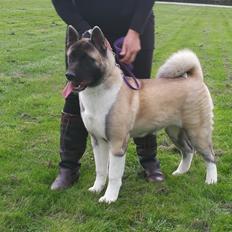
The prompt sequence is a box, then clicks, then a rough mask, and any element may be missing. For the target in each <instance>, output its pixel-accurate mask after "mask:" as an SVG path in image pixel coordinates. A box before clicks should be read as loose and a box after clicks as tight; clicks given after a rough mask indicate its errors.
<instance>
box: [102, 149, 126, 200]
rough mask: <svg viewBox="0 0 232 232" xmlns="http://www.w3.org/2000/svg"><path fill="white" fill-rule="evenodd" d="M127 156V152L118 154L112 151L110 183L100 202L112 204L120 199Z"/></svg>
mask: <svg viewBox="0 0 232 232" xmlns="http://www.w3.org/2000/svg"><path fill="white" fill-rule="evenodd" d="M125 157H126V155H125V154H123V155H122V156H118V155H114V154H112V153H111V152H110V162H109V183H108V187H107V189H106V192H105V195H104V196H103V197H101V198H100V199H99V202H106V203H108V204H110V203H111V202H114V201H116V200H117V199H118V194H119V190H120V187H121V185H122V176H123V172H124V169H125Z"/></svg>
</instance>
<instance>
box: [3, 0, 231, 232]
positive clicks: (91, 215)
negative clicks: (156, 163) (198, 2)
mask: <svg viewBox="0 0 232 232" xmlns="http://www.w3.org/2000/svg"><path fill="white" fill-rule="evenodd" d="M0 11H1V20H0V28H1V30H0V48H1V54H0V106H1V107H0V128H1V132H0V164H1V168H0V231H3V232H5V231H20V232H21V231H64V232H67V231H110V232H111V231H178V232H181V231H183V232H185V231H232V174H231V173H232V156H231V147H232V140H231V134H232V119H231V116H232V103H231V97H232V83H231V82H232V66H231V63H232V43H231V38H232V20H231V18H232V11H231V9H221V8H220V9H219V8H218V9H217V8H199V7H185V6H173V5H172V6H171V5H170V6H169V5H157V6H156V7H155V12H156V51H155V56H154V65H153V74H154V76H155V72H156V70H157V68H158V67H159V65H161V64H162V63H163V62H164V60H165V59H166V58H167V57H168V56H169V55H170V54H171V53H172V52H174V51H176V50H178V49H180V48H185V47H188V48H190V49H193V50H194V51H195V52H196V53H197V54H198V56H199V57H200V60H201V62H202V65H203V70H204V73H205V81H206V83H207V84H208V86H209V89H210V91H211V94H212V97H213V100H214V104H215V111H214V112H215V129H214V135H213V141H214V148H215V151H216V154H217V160H218V173H219V182H218V184H217V185H214V186H207V185H205V184H204V178H205V167H204V162H203V161H202V159H201V157H199V156H197V157H195V159H194V161H193V164H192V167H191V170H190V172H189V173H188V174H186V175H184V176H181V177H173V176H172V175H171V172H172V171H173V170H174V169H175V168H176V167H177V165H178V163H179V160H180V157H179V155H178V153H177V152H176V151H175V150H174V149H172V148H171V146H170V141H169V140H168V139H167V138H166V136H165V135H164V133H160V134H159V138H158V142H159V148H158V153H159V154H158V157H159V159H160V161H161V166H162V170H163V171H164V173H165V175H166V181H165V183H163V184H161V185H153V184H150V183H147V182H145V181H144V180H143V178H141V177H140V176H139V175H138V171H139V170H140V167H139V164H138V159H137V156H136V153H135V148H134V145H133V144H132V143H131V144H130V146H129V150H128V156H127V165H126V171H125V175H124V181H123V182H124V183H123V187H122V189H121V192H120V197H119V199H118V201H117V202H116V203H114V204H112V205H109V206H108V205H105V204H99V203H98V198H99V196H96V195H93V194H91V193H89V192H88V191H87V189H88V187H90V186H91V184H92V183H93V181H94V161H93V155H92V150H91V147H90V145H88V149H87V151H86V154H85V156H84V158H83V160H82V169H81V171H82V174H81V178H80V180H79V182H78V184H76V185H75V186H74V187H73V188H71V189H69V190H67V191H60V192H52V191H50V190H49V186H50V184H51V182H52V181H53V179H54V178H55V176H56V174H57V163H58V161H59V155H58V150H59V120H60V112H61V110H62V107H63V98H62V96H61V94H60V93H61V90H62V88H63V86H64V83H65V80H64V54H63V47H64V34H65V25H64V23H63V22H62V21H61V20H60V19H59V18H58V16H57V15H56V13H55V11H54V9H53V8H52V6H51V3H50V1H45V0H39V1H33V0H21V1H17V0H12V1H8V0H1V10H0Z"/></svg>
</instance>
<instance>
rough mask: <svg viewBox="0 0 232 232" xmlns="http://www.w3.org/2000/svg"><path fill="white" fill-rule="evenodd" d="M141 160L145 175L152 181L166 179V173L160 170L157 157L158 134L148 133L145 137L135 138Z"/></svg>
mask: <svg viewBox="0 0 232 232" xmlns="http://www.w3.org/2000/svg"><path fill="white" fill-rule="evenodd" d="M134 142H135V144H136V151H137V154H138V156H139V161H140V164H141V165H142V167H143V168H144V173H145V177H146V178H147V180H148V181H151V182H160V181H163V180H164V175H163V173H162V172H161V170H160V163H159V161H158V160H157V159H156V153H157V143H156V136H154V135H147V136H145V137H143V138H134Z"/></svg>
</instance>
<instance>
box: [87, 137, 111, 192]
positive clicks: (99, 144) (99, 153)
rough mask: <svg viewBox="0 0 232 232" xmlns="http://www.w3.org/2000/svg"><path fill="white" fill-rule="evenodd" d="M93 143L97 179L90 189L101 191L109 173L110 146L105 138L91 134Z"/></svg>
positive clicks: (91, 190)
mask: <svg viewBox="0 0 232 232" xmlns="http://www.w3.org/2000/svg"><path fill="white" fill-rule="evenodd" d="M91 143H92V147H93V153H94V160H95V167H96V179H95V181H94V185H93V186H92V187H91V188H89V191H90V192H97V193H99V192H101V191H102V189H103V188H104V186H105V183H106V179H107V175H108V160H109V146H108V143H106V142H105V141H104V140H102V139H98V138H97V137H95V136H91Z"/></svg>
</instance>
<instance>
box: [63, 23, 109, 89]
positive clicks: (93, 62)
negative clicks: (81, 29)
mask: <svg viewBox="0 0 232 232" xmlns="http://www.w3.org/2000/svg"><path fill="white" fill-rule="evenodd" d="M88 33H89V36H85V35H84V36H83V37H82V38H81V39H80V37H79V34H78V32H77V31H76V30H75V29H74V28H73V27H72V26H69V27H68V31H67V44H66V46H67V62H68V68H67V72H66V78H67V79H68V80H69V81H71V82H72V83H73V85H74V86H75V87H76V90H77V91H82V90H84V89H85V88H86V87H94V86H96V85H98V84H100V83H101V80H102V78H103V76H104V62H103V60H104V58H105V56H106V52H107V48H106V45H105V37H104V35H103V33H102V31H101V30H100V28H99V27H94V28H93V30H92V31H91V32H88Z"/></svg>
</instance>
